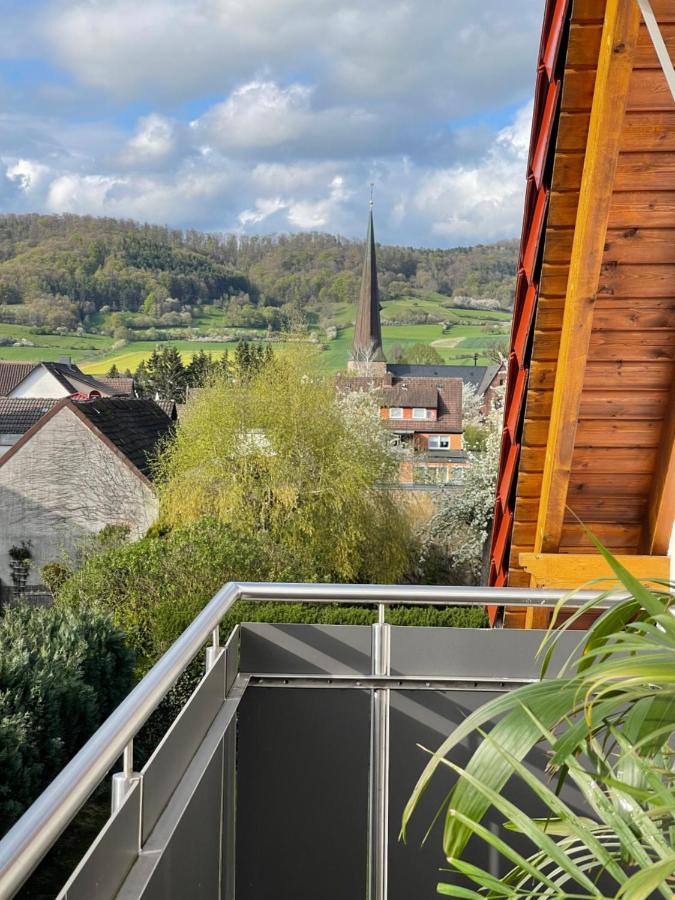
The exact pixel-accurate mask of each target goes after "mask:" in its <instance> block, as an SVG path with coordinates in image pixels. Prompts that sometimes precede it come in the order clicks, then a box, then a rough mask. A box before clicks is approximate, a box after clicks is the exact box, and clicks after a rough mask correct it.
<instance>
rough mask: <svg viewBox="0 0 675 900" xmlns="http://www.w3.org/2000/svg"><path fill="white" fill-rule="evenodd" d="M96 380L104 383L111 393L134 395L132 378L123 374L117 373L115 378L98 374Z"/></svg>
mask: <svg viewBox="0 0 675 900" xmlns="http://www.w3.org/2000/svg"><path fill="white" fill-rule="evenodd" d="M96 381H99V382H100V383H101V384H104V385H105V386H106V387H107V388H108V389H109V390H110V391H111V392H112V393H113V394H125V395H128V396H129V397H133V395H134V379H133V378H127V377H126V376H125V375H118V376H117V377H116V378H108V376H107V375H98V376H97V378H96Z"/></svg>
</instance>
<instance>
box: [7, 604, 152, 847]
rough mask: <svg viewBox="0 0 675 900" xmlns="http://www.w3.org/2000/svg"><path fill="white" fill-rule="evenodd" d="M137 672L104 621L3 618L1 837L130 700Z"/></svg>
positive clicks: (37, 613) (67, 616) (51, 612)
mask: <svg viewBox="0 0 675 900" xmlns="http://www.w3.org/2000/svg"><path fill="white" fill-rule="evenodd" d="M133 664H134V657H133V653H132V652H131V651H130V650H129V648H128V647H127V645H126V643H125V640H124V635H123V634H122V632H121V631H120V630H119V629H118V628H116V627H115V626H113V625H112V623H111V622H110V620H109V619H108V618H106V617H105V616H102V615H100V614H95V613H91V612H86V611H83V612H81V613H74V612H72V611H69V610H62V609H55V608H51V609H32V608H28V607H17V608H13V609H8V610H6V611H5V612H4V614H3V615H1V616H0V834H2V833H4V831H5V830H6V829H7V828H8V827H9V826H10V825H11V824H12V822H13V821H14V820H15V819H16V818H17V817H18V816H19V815H21V813H22V812H23V811H24V810H25V809H26V807H27V806H29V805H30V804H31V803H32V801H33V800H34V799H35V798H36V797H37V796H38V794H39V793H40V792H41V791H42V790H43V789H44V788H45V787H46V786H47V784H49V782H50V781H51V780H52V779H53V778H54V777H55V776H56V774H57V773H58V772H59V771H60V770H61V769H62V768H63V766H64V765H65V764H66V763H67V762H68V760H69V759H70V758H71V757H72V756H73V755H74V753H75V752H76V751H77V750H78V749H79V748H80V747H81V746H82V744H83V743H84V742H85V741H86V740H87V739H88V738H89V737H90V736H91V734H92V733H93V732H94V731H95V730H96V728H97V727H98V726H99V725H100V724H101V722H102V721H103V720H104V719H105V718H106V717H107V716H108V715H109V714H110V712H111V711H112V710H113V709H114V708H115V707H116V706H117V705H118V704H119V703H120V702H121V700H122V699H123V698H124V697H125V695H126V694H127V693H128V692H129V690H130V689H131V687H132V684H133Z"/></svg>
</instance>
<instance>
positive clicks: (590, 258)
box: [490, 0, 675, 628]
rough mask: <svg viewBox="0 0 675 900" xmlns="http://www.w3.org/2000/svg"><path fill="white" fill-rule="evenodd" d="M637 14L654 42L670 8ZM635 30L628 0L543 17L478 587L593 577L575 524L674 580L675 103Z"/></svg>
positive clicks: (550, 7) (604, 568) (542, 620)
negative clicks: (497, 457)
mask: <svg viewBox="0 0 675 900" xmlns="http://www.w3.org/2000/svg"><path fill="white" fill-rule="evenodd" d="M651 6H652V12H653V16H651V18H649V23H650V28H651V29H652V30H653V29H654V28H656V29H657V30H658V29H659V28H661V29H663V31H664V32H665V34H666V35H668V34H669V32H668V31H667V29H669V28H672V26H671V25H670V24H668V23H672V22H673V21H674V19H673V9H674V6H673V3H672V2H660V0H652V3H651ZM603 19H604V31H603V26H602V23H603ZM650 28H648V26H647V17H645V21H644V22H641V19H640V9H639V7H638V4H637V3H635V4H631V5H630V8H629V6H628V4H626V6H625V15H623V14H621V15H617V6H616V4H614V5H613V6H612V5H610V4H609V3H607V4H605V2H604V0H597V2H593V3H574V4H565V3H557V4H554V3H548V4H547V7H546V13H545V19H544V29H543V35H542V42H541V49H540V57H539V65H538V68H537V86H536V93H535V104H534V116H533V123H532V135H531V144H530V153H529V157H528V169H527V190H526V198H525V214H524V219H523V232H522V240H521V250H520V262H519V271H518V279H517V284H516V295H515V305H514V327H513V332H512V337H511V348H510V355H509V361H508V367H509V377H508V385H507V392H506V397H505V416H504V431H503V440H502V451H501V462H500V470H499V478H498V484H497V498H496V506H495V516H494V527H493V535H492V546H491V554H490V556H491V559H490V583H491V584H492V585H496V586H502V585H506V584H508V585H509V586H510V587H542V588H574V587H578V586H579V585H581V584H584V583H586V582H588V581H589V580H591V579H603V578H607V577H608V576H609V575H610V574H611V570H610V569H609V567H608V565H607V564H606V563H605V562H604V561H603V559H602V557H601V556H600V555H599V554H598V553H597V551H596V549H595V547H594V545H593V543H592V541H591V539H590V537H589V531H590V532H592V533H593V534H594V535H595V536H596V537H597V538H598V539H599V540H600V541H601V542H602V543H603V544H604V545H605V547H607V548H608V549H609V550H610V551H612V553H613V554H615V556H617V558H618V559H619V560H620V561H621V562H622V564H623V565H624V566H625V567H626V568H627V569H629V570H630V571H631V572H633V573H634V574H635V575H636V576H638V577H644V578H663V579H668V577H669V570H670V572H671V573H673V571H674V570H673V569H672V568H671V566H672V557H671V558H670V559H669V557H668V553H669V546H670V547H671V553H672V547H673V546H674V545H675V536H674V535H673V520H674V519H675V242H673V239H672V236H673V234H675V205H674V204H673V203H672V198H673V197H675V119H674V116H675V105H674V99H673V94H672V93H671V87H672V77H673V68H672V64H670V65H669V64H665V68H662V64H661V61H660V60H659V57H658V56H657V53H656V51H655V49H654V45H653V43H652V36H651V35H650ZM601 32H602V40H601V39H600V37H601ZM668 40H669V41H670V38H668ZM668 46H669V50H670V53H671V56H672V44H671V43H669V45H668ZM664 49H665V48H664ZM666 55H667V54H666ZM596 72H597V73H598V78H600V77H602V82H601V83H600V89H598V83H599V82H596ZM600 73H602V75H600ZM582 523H583V524H582ZM670 577H672V574H671V576H670ZM595 583H596V584H597V585H602V584H603V582H602V581H601V580H600V581H596V582H595ZM497 614H498V611H497V610H496V608H495V609H494V610H493V611H492V615H493V616H495V615H497ZM503 621H504V624H505V625H506V626H508V625H513V626H515V627H522V626H525V627H534V628H537V627H546V626H547V625H548V622H549V614H548V612H547V611H546V610H536V609H534V608H530V609H529V610H528V611H527V613H525V612H523V611H520V610H516V609H508V608H507V609H506V611H505V613H504V618H503ZM586 624H587V620H586Z"/></svg>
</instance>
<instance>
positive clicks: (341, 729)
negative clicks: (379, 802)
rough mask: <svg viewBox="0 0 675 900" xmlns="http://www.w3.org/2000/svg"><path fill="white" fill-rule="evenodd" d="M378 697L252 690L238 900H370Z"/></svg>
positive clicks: (244, 746)
mask: <svg viewBox="0 0 675 900" xmlns="http://www.w3.org/2000/svg"><path fill="white" fill-rule="evenodd" d="M369 714H370V696H369V693H368V692H366V691H360V690H343V689H339V688H333V689H329V690H315V689H312V688H261V687H255V688H251V687H249V688H248V690H247V692H246V694H245V696H244V699H243V701H242V705H241V707H240V715H239V729H238V740H237V742H238V754H237V758H238V771H237V844H236V856H237V884H236V897H237V900H315V898H317V897H321V900H360V898H363V897H365V893H366V866H367V846H368V839H367V819H368V770H369V741H370V737H369Z"/></svg>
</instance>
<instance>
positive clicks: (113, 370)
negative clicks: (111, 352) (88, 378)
mask: <svg viewBox="0 0 675 900" xmlns="http://www.w3.org/2000/svg"><path fill="white" fill-rule="evenodd" d="M119 376H120V373H119V369H118V368H117V366H116V365H115V363H113V364H112V366H110V368H109V369H108V371H107V372H106V378H119Z"/></svg>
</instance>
